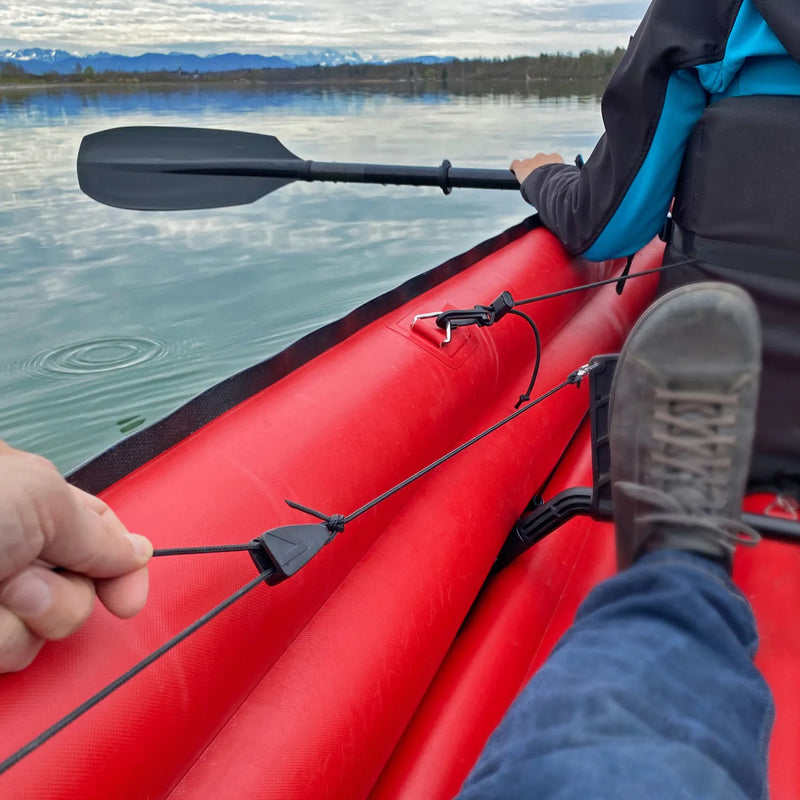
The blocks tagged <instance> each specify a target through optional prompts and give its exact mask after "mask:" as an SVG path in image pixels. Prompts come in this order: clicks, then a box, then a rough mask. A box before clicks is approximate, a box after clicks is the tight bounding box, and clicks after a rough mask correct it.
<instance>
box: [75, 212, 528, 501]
mask: <svg viewBox="0 0 800 800" xmlns="http://www.w3.org/2000/svg"><path fill="white" fill-rule="evenodd" d="M538 227H540V222H539V217H538V215H537V214H534V215H533V216H531V217H527V218H526V219H524V220H523V221H522V222H520V223H518V224H517V225H514V226H512V227H511V228H509V229H508V230H506V231H504V232H503V233H500V234H498V235H497V236H493V237H492V238H490V239H487V240H486V241H484V242H481V243H480V244H478V245H476V246H475V247H473V248H472V249H470V250H468V251H467V252H466V253H462V254H461V255H458V256H456V257H454V258H451V259H449V260H447V261H445V262H444V263H443V264H440V265H439V266H437V267H434V268H433V269H430V270H428V271H427V272H423V273H422V274H420V275H416V276H415V277H413V278H410V279H409V280H407V281H406V282H405V283H403V284H401V285H400V286H398V287H397V288H395V289H392V290H390V291H389V292H386V293H385V294H383V295H381V296H380V297H376V298H375V299H374V300H370V301H368V302H367V303H365V304H364V305H362V306H359V308H357V309H355V310H354V311H351V312H350V313H349V314H348V315H347V316H345V317H343V318H342V319H340V320H337V321H336V322H331V323H330V324H328V325H325V326H324V327H322V328H320V329H319V330H316V331H313V332H312V333H309V334H308V335H306V336H304V337H303V338H302V339H298V341H296V342H295V343H294V344H291V345H289V347H287V348H286V349H285V350H283V351H281V352H280V353H277V354H276V355H274V356H272V357H270V358H268V359H266V360H265V361H262V362H260V363H258V364H255V365H253V366H252V367H247V368H246V369H244V370H242V371H241V372H238V373H237V374H235V375H232V376H231V377H230V378H226V379H225V380H223V381H221V382H220V383H218V384H216V385H215V386H212V387H211V388H209V389H206V391H204V392H202V393H201V394H199V395H197V396H196V397H194V398H192V399H191V400H189V401H188V402H187V403H185V404H184V405H183V406H181V407H180V408H178V409H176V410H175V411H173V412H172V413H170V414H168V415H167V416H166V417H164V418H163V419H161V420H159V421H157V422H154V423H153V424H152V425H150V426H148V427H147V428H143V429H142V430H140V431H137V432H136V433H134V434H132V435H131V436H129V437H128V438H126V439H123V440H121V441H120V442H117V443H116V444H114V445H112V446H111V447H110V448H108V450H105V451H103V452H102V453H100V454H99V455H97V456H95V457H94V458H92V459H91V460H89V461H87V462H85V463H84V464H82V465H80V466H79V467H76V468H75V469H74V470H73V471H72V472H70V473H69V474H68V475H67V480H68V481H69V482H70V483H72V484H74V485H75V486H78V487H80V488H81V489H84V490H85V491H87V492H91V493H92V494H97V493H98V492H101V491H103V490H104V489H107V488H108V487H109V486H111V485H113V484H114V483H116V482H117V481H118V480H121V479H122V478H124V477H125V476H126V475H128V474H130V473H131V472H133V471H134V470H135V469H138V468H139V467H141V466H142V465H143V464H146V463H147V462H148V461H150V460H151V459H153V458H155V457H156V456H158V455H160V454H161V453H163V452H165V451H166V450H168V449H169V448H170V447H173V446H174V445H176V444H178V443H179V442H181V441H182V440H184V439H185V438H186V437H188V436H190V435H191V434H192V433H194V432H195V431H197V430H199V429H200V428H202V427H203V426H204V425H207V424H208V423H209V422H211V421H212V420H214V419H216V418H217V417H219V416H220V415H221V414H223V413H225V412H226V411H229V410H230V409H231V408H233V407H234V406H236V405H238V404H239V403H241V402H243V401H244V400H246V399H247V398H249V397H252V396H253V395H254V394H256V393H257V392H260V391H261V390H262V389H265V388H266V387H267V386H270V385H272V384H273V383H276V382H277V381H279V380H280V379H281V378H284V377H286V375H288V374H289V373H291V372H293V371H294V370H296V369H298V368H299V367H301V366H302V365H303V364H306V363H308V362H309V361H311V360H312V359H314V358H316V357H317V356H318V355H320V354H322V353H324V352H325V351H326V350H329V349H330V348H331V347H333V346H335V345H337V344H339V343H340V342H342V341H344V340H345V339H347V338H348V337H350V336H352V335H353V334H354V333H356V332H357V331H359V330H361V328H363V327H364V326H366V325H369V324H370V323H371V322H374V321H375V320H376V319H379V318H380V317H382V316H385V315H386V314H389V313H391V312H392V311H393V310H394V309H396V308H399V307H400V306H402V305H403V304H404V303H406V302H408V301H409V300H411V299H413V298H414V297H416V296H418V295H420V294H422V293H423V292H426V291H428V290H429V289H432V288H433V287H435V286H438V285H439V284H441V283H443V282H444V281H446V280H448V279H449V278H451V277H453V276H454V275H458V274H459V273H460V272H463V271H464V270H466V269H468V268H469V267H471V266H473V265H474V264H477V263H478V262H479V261H481V260H483V259H484V258H486V257H487V256H489V255H491V254H492V253H494V252H496V251H497V250H500V249H502V248H503V247H505V246H506V245H509V244H511V243H512V242H514V241H516V240H517V239H519V238H521V237H522V236H524V235H525V234H526V233H528V232H529V231H531V230H533V229H534V228H538Z"/></svg>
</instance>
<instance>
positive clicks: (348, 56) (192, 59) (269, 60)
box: [0, 47, 453, 75]
mask: <svg viewBox="0 0 800 800" xmlns="http://www.w3.org/2000/svg"><path fill="white" fill-rule="evenodd" d="M452 60H453V59H452V58H441V57H439V56H418V57H416V58H404V59H398V60H397V61H396V62H392V61H385V60H383V59H381V58H379V57H378V56H368V57H366V58H363V57H362V56H360V55H359V54H358V53H355V52H351V53H342V52H340V51H339V50H324V51H322V52H317V53H313V52H309V53H301V54H291V55H281V56H260V55H248V54H245V55H242V54H240V53H223V54H221V55H210V56H197V55H192V54H191V53H144V54H143V55H139V56H121V55H114V54H112V53H104V52H100V53H93V54H91V55H78V54H75V53H68V52H67V51H66V50H47V49H43V48H39V47H32V48H27V49H24V50H6V51H4V52H0V62H4V61H5V62H9V63H12V64H15V65H16V66H18V67H21V68H22V69H24V70H25V71H26V72H29V73H31V74H33V75H44V74H45V73H48V72H56V73H59V74H61V75H66V74H68V73H71V72H75V71H76V69H80V70H85V69H86V68H87V67H91V68H92V69H93V70H94V71H95V72H105V71H106V70H110V71H114V72H160V71H164V72H178V71H179V70H181V71H183V72H228V71H232V70H240V69H293V68H294V67H307V66H314V65H320V66H324V67H334V66H340V65H342V64H388V63H398V62H415V63H421V64H440V63H444V62H447V61H452Z"/></svg>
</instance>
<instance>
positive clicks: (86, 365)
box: [20, 336, 167, 375]
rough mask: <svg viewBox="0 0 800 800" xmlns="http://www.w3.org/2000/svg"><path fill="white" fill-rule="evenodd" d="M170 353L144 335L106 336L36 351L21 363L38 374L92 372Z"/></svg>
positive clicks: (134, 363)
mask: <svg viewBox="0 0 800 800" xmlns="http://www.w3.org/2000/svg"><path fill="white" fill-rule="evenodd" d="M166 355H167V348H166V346H165V345H164V344H163V343H162V342H158V341H156V340H155V339H148V338H146V337H144V336H107V337H103V338H99V339H88V340H85V341H81V342H72V343H70V344H65V345H62V346H61V347H57V348H56V349H55V350H47V351H45V352H42V353H37V354H36V355H34V356H32V357H31V358H30V359H29V360H27V361H26V362H24V363H23V364H21V365H20V366H21V367H22V368H23V369H25V370H26V371H28V372H30V373H33V374H39V375H52V374H56V375H64V374H66V375H89V374H94V373H98V372H112V371H114V370H118V369H127V368H128V367H134V366H137V365H138V364H143V363H144V362H146V361H154V360H160V359H162V358H164V357H165V356H166Z"/></svg>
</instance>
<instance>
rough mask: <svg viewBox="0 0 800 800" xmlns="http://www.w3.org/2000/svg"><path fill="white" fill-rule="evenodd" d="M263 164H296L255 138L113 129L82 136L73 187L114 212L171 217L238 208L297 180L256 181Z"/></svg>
mask: <svg viewBox="0 0 800 800" xmlns="http://www.w3.org/2000/svg"><path fill="white" fill-rule="evenodd" d="M265 159H268V160H275V159H280V160H285V161H286V162H287V163H290V162H297V161H300V159H298V157H297V156H296V155H294V153H292V152H290V151H289V150H287V149H286V148H285V147H284V146H283V145H282V144H281V143H280V142H279V141H278V140H277V139H276V138H275V137H274V136H265V135H262V134H258V133H242V132H239V131H222V130H210V129H207V128H169V127H163V128H162V127H146V126H140V127H135V126H134V127H125V128H112V129H111V130H106V131H100V132H99V133H93V134H90V135H89V136H86V137H84V139H83V142H82V143H81V148H80V152H79V153H78V182H79V184H80V187H81V189H82V190H83V191H84V192H85V193H86V194H88V195H89V197H91V198H93V199H94V200H97V201H99V202H101V203H105V204H106V205H109V206H116V207H117V208H131V209H136V210H140V211H174V210H178V209H197V208H220V207H223V206H238V205H244V204H246V203H252V202H253V201H254V200H258V199H259V198H260V197H263V196H264V195H266V194H269V193H270V192H274V191H275V190H276V189H280V188H281V186H285V185H286V184H287V183H291V182H292V181H293V180H294V178H292V177H265V176H264V175H263V172H262V174H258V173H259V170H258V169H257V168H255V167H256V165H257V164H258V162H263V161H264V160H265ZM248 164H251V165H253V168H252V169H251V168H249V167H248Z"/></svg>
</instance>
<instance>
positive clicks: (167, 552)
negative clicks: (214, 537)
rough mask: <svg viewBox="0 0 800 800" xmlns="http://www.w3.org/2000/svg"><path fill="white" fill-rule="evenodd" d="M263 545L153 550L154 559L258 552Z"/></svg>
mask: <svg viewBox="0 0 800 800" xmlns="http://www.w3.org/2000/svg"><path fill="white" fill-rule="evenodd" d="M260 547H261V545H260V544H259V543H258V542H248V543H247V544H211V545H204V546H202V547H200V546H198V547H159V548H157V549H156V550H153V558H157V557H158V556H193V555H203V554H205V553H238V552H241V551H247V550H258V549H260Z"/></svg>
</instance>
